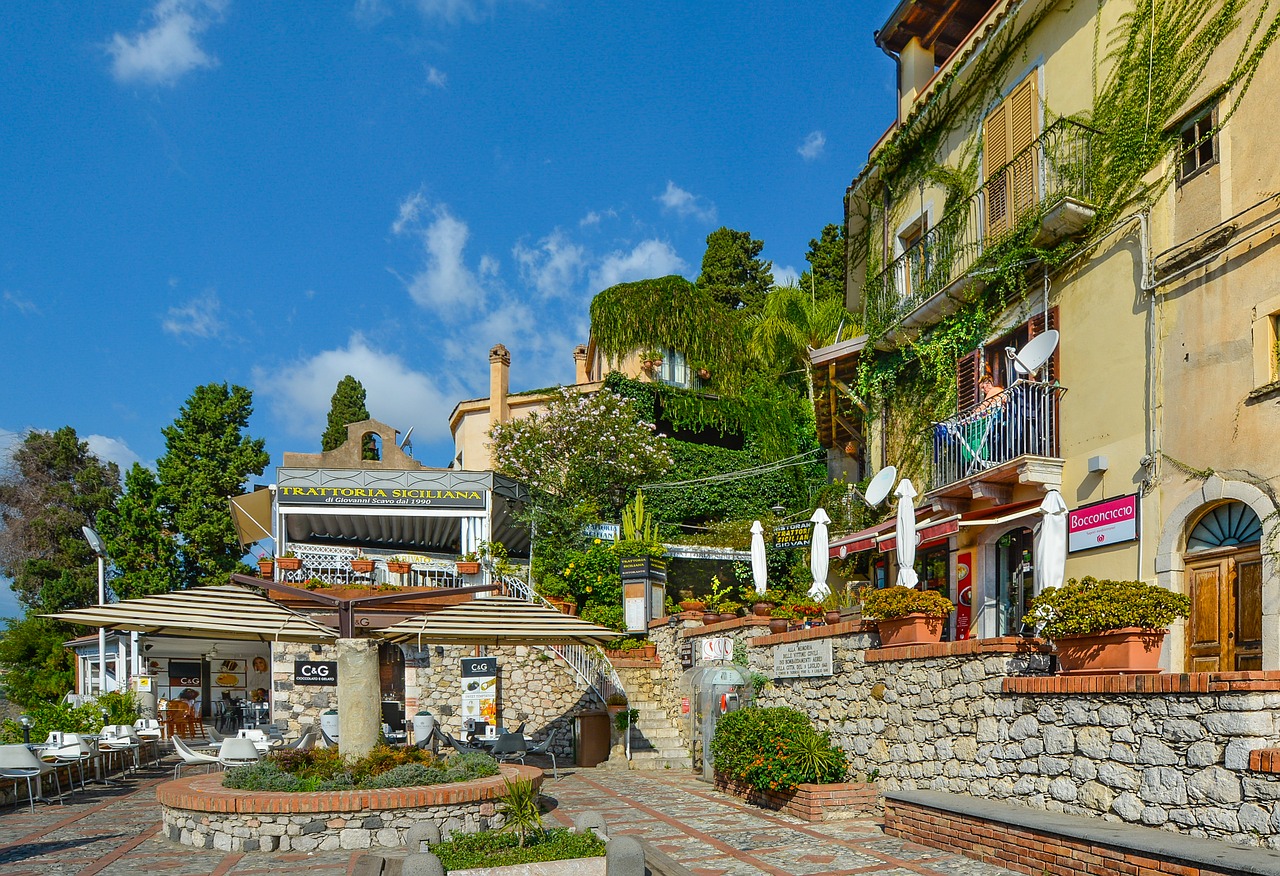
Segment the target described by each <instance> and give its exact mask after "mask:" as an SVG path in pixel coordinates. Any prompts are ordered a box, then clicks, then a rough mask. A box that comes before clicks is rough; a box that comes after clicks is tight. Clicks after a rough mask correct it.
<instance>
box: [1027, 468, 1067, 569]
mask: <svg viewBox="0 0 1280 876" xmlns="http://www.w3.org/2000/svg"><path fill="white" fill-rule="evenodd" d="M1040 512H1041V513H1042V514H1043V515H1044V518H1043V519H1042V520H1041V521H1040V526H1039V532H1037V533H1036V552H1035V561H1036V593H1037V594H1039V593H1042V592H1043V591H1044V589H1045V588H1046V587H1061V586H1062V581H1063V579H1064V578H1065V577H1066V574H1067V503H1066V502H1064V501H1062V494H1061V493H1059V492H1058V491H1057V490H1050V491H1049V492H1048V494H1047V495H1046V496H1045V497H1044V501H1043V502H1041V503H1040Z"/></svg>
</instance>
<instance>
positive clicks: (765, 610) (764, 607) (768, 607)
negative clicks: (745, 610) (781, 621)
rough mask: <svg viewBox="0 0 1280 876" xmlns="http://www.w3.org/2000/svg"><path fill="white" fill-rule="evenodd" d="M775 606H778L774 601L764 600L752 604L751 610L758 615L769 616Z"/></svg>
mask: <svg viewBox="0 0 1280 876" xmlns="http://www.w3.org/2000/svg"><path fill="white" fill-rule="evenodd" d="M774 608H776V606H775V605H774V604H773V603H772V602H763V601H761V602H757V603H756V604H755V605H753V606H751V610H752V611H753V612H754V613H755V616H756V617H768V616H769V612H771V611H773V610H774Z"/></svg>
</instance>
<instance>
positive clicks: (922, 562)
mask: <svg viewBox="0 0 1280 876" xmlns="http://www.w3.org/2000/svg"><path fill="white" fill-rule="evenodd" d="M915 570H916V574H917V575H919V576H920V580H921V581H922V582H923V584H924V586H925V588H926V589H928V590H936V591H938V592H939V593H941V594H942V595H943V596H945V597H946V598H947V599H951V551H950V549H949V548H948V547H947V546H946V545H940V546H939V547H936V548H931V549H929V550H925V551H921V552H920V553H919V554H918V555H917V556H916V564H915ZM942 638H943V640H944V641H950V640H951V630H950V623H948V624H947V626H945V627H943V631H942Z"/></svg>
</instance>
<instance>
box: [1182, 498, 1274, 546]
mask: <svg viewBox="0 0 1280 876" xmlns="http://www.w3.org/2000/svg"><path fill="white" fill-rule="evenodd" d="M1260 541H1262V521H1260V520H1259V519H1258V515H1257V514H1255V513H1254V511H1253V509H1252V508H1250V507H1249V506H1248V505H1246V504H1244V503H1243V502H1227V503H1226V504H1225V505H1218V506H1217V507H1215V508H1211V509H1209V513H1208V514H1205V515H1204V516H1203V517H1201V518H1200V520H1199V521H1197V522H1196V525H1195V527H1193V528H1192V530H1191V533H1190V535H1188V536H1187V553H1195V552H1196V551H1209V550H1213V549H1214V548H1220V547H1231V546H1232V545H1245V544H1254V543H1256V542H1260Z"/></svg>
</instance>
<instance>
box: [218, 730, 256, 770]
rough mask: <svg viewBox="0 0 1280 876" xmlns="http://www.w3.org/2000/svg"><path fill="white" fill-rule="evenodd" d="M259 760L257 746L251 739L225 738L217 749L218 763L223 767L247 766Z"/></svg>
mask: <svg viewBox="0 0 1280 876" xmlns="http://www.w3.org/2000/svg"><path fill="white" fill-rule="evenodd" d="M259 760H261V755H259V754H258V747H257V745H255V744H254V742H253V740H252V739H244V738H239V737H237V738H235V739H227V740H225V741H224V742H223V743H222V748H221V749H219V751H218V763H220V764H222V765H223V766H224V767H236V766H247V765H248V764H252V763H257V762H258V761H259Z"/></svg>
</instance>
